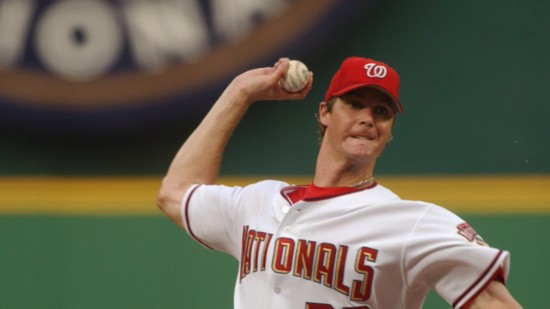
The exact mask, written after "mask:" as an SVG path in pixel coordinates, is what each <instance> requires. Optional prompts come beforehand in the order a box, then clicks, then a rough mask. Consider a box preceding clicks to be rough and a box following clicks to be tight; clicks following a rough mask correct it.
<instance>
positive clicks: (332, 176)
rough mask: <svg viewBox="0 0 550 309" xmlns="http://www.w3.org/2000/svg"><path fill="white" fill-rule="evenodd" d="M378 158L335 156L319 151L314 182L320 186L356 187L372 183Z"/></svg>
mask: <svg viewBox="0 0 550 309" xmlns="http://www.w3.org/2000/svg"><path fill="white" fill-rule="evenodd" d="M375 163H376V160H374V159H371V160H367V159H364V160H350V159H344V160H342V159H339V158H335V157H333V156H331V155H329V154H327V153H324V152H323V151H320V152H319V156H318V157H317V165H316V169H315V177H314V179H313V183H314V184H315V185H316V186H319V187H354V188H359V187H363V186H367V185H370V184H372V182H373V181H374V177H373V172H374V166H375Z"/></svg>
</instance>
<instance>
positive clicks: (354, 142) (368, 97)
mask: <svg viewBox="0 0 550 309" xmlns="http://www.w3.org/2000/svg"><path fill="white" fill-rule="evenodd" d="M319 115H320V117H319V119H320V121H321V123H322V124H323V125H324V126H326V128H327V129H326V132H325V136H324V140H323V143H326V144H327V146H328V147H330V148H331V149H332V150H334V151H336V153H338V154H340V155H342V156H344V157H345V158H347V159H350V160H361V159H366V160H367V161H369V162H370V161H371V160H375V159H376V158H377V157H378V156H380V154H381V153H382V151H383V150H384V147H385V146H386V143H387V142H388V141H389V139H390V136H391V129H392V126H393V120H394V112H393V109H392V108H391V102H390V100H389V98H388V96H387V95H385V94H384V93H382V92H381V91H379V90H376V89H373V88H361V89H359V90H356V91H353V92H350V93H348V94H345V95H343V96H341V97H339V98H337V99H336V101H335V102H334V105H333V106H332V110H330V111H329V109H328V106H327V105H326V103H322V104H321V107H320V111H319ZM337 157H338V158H340V156H337Z"/></svg>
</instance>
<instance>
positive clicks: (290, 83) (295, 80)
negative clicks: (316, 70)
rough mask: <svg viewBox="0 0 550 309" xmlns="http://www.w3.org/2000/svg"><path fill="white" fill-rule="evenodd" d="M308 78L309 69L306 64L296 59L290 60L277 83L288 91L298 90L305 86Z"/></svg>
mask: <svg viewBox="0 0 550 309" xmlns="http://www.w3.org/2000/svg"><path fill="white" fill-rule="evenodd" d="M308 80H309V70H308V68H307V67H306V65H305V64H303V63H302V62H301V61H298V60H290V67H289V68H288V71H287V72H286V75H285V77H283V78H281V80H280V81H279V85H281V87H283V89H285V90H286V91H288V92H299V91H301V90H302V89H304V88H305V87H306V85H307V82H308Z"/></svg>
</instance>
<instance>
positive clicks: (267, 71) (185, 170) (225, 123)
mask: <svg viewBox="0 0 550 309" xmlns="http://www.w3.org/2000/svg"><path fill="white" fill-rule="evenodd" d="M288 67H289V60H288V59H287V58H283V59H281V60H279V61H278V62H277V63H276V64H275V65H274V66H273V67H268V68H259V69H254V70H250V71H247V72H245V73H243V74H241V75H239V76H237V77H236V78H235V79H234V80H233V81H232V82H231V83H230V84H229V85H228V86H227V88H226V89H225V91H224V92H223V93H222V95H221V96H220V97H219V98H218V100H217V101H216V103H215V104H214V106H213V107H212V108H211V109H210V111H209V112H208V114H207V115H206V116H205V118H204V119H203V120H202V122H201V123H200V124H199V126H198V127H197V128H196V129H195V131H194V132H193V133H192V134H191V135H190V136H189V138H188V139H187V140H186V141H185V143H184V144H183V145H182V146H181V148H180V149H179V151H178V152H177V153H176V156H175V157H174V159H173V161H172V163H171V165H170V167H169V168H168V172H167V173H166V176H165V177H164V179H163V181H162V186H161V189H160V192H159V195H158V198H157V204H158V206H159V207H160V209H161V210H162V211H164V212H165V213H166V215H168V216H169V217H170V218H171V219H172V220H173V221H174V222H176V223H177V224H178V225H179V226H183V224H182V219H181V216H180V207H181V202H182V199H183V196H184V195H185V192H187V190H188V189H189V187H191V186H192V185H194V184H213V183H215V181H216V178H217V176H218V172H219V168H220V164H221V161H222V157H223V151H224V149H225V145H226V144H227V141H228V140H229V138H230V136H231V134H232V133H233V131H234V130H235V127H236V126H237V124H238V123H239V122H240V120H241V118H242V117H243V115H244V114H245V113H246V111H247V109H248V107H249V106H250V105H251V104H252V103H253V102H256V101H262V100H297V99H303V98H304V97H305V96H306V95H307V93H308V92H309V91H310V90H311V85H312V81H313V78H311V77H310V79H309V82H308V85H307V86H306V88H305V89H304V90H302V91H300V92H298V93H289V92H286V91H285V90H283V89H282V88H281V87H280V86H279V85H278V81H279V80H280V79H281V78H282V77H283V76H284V74H285V72H286V71H287V70H288ZM310 74H311V73H310Z"/></svg>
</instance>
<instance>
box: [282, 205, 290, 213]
mask: <svg viewBox="0 0 550 309" xmlns="http://www.w3.org/2000/svg"><path fill="white" fill-rule="evenodd" d="M289 210H290V207H288V206H285V207H283V209H282V211H283V213H285V214H286V213H287V212H288V211H289Z"/></svg>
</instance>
